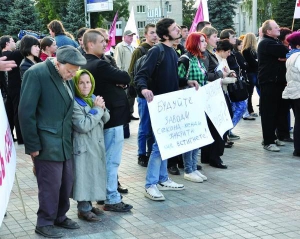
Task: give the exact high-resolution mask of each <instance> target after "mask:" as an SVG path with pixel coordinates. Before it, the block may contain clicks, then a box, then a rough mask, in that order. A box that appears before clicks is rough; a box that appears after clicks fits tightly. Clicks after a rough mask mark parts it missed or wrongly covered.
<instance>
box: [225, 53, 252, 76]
mask: <svg viewBox="0 0 300 239" xmlns="http://www.w3.org/2000/svg"><path fill="white" fill-rule="evenodd" d="M234 56H235V59H236V61H237V64H238V66H239V69H240V75H239V76H240V77H241V76H243V79H244V80H246V79H247V70H248V63H247V62H246V60H245V58H244V57H243V55H242V53H240V52H235V54H234ZM229 68H230V66H229Z"/></svg>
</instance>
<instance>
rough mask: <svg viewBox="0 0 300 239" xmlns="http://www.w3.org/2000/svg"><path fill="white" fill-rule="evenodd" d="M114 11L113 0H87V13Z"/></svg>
mask: <svg viewBox="0 0 300 239" xmlns="http://www.w3.org/2000/svg"><path fill="white" fill-rule="evenodd" d="M112 10H113V0H86V11H87V12H103V11H112Z"/></svg>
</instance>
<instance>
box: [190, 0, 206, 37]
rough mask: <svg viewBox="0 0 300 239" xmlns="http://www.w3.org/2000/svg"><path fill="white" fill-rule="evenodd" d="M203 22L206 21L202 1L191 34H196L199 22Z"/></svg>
mask: <svg viewBox="0 0 300 239" xmlns="http://www.w3.org/2000/svg"><path fill="white" fill-rule="evenodd" d="M203 20H204V16H203V7H202V1H201V0H200V3H199V7H198V10H197V13H196V16H195V18H194V21H193V24H192V26H191V28H190V31H189V33H192V32H195V31H196V28H197V24H198V22H201V21H203Z"/></svg>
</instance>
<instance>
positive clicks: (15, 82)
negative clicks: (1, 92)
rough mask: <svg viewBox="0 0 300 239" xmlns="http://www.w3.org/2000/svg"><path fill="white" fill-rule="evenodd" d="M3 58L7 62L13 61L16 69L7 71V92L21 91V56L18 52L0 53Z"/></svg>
mask: <svg viewBox="0 0 300 239" xmlns="http://www.w3.org/2000/svg"><path fill="white" fill-rule="evenodd" d="M2 55H3V56H6V57H7V59H6V60H7V61H15V62H16V64H17V67H15V68H13V69H12V70H11V71H8V72H7V73H8V85H7V88H8V91H9V90H10V89H15V88H16V89H21V83H22V81H21V75H20V68H19V66H20V64H21V62H22V60H23V58H24V57H23V56H22V54H21V52H20V51H19V50H15V51H4V52H2Z"/></svg>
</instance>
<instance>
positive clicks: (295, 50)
mask: <svg viewBox="0 0 300 239" xmlns="http://www.w3.org/2000/svg"><path fill="white" fill-rule="evenodd" d="M296 52H300V49H297V48H295V49H292V50H290V51H289V53H287V54H286V58H289V57H290V56H291V55H292V54H294V53H296Z"/></svg>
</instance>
